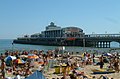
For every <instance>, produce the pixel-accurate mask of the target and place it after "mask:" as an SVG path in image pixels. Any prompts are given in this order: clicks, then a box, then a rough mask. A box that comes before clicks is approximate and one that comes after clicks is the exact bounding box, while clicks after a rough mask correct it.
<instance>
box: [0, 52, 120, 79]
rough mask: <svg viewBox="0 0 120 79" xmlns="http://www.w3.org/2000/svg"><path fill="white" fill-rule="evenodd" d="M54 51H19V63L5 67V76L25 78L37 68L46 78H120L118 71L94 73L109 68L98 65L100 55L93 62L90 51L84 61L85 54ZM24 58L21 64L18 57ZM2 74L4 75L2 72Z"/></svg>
mask: <svg viewBox="0 0 120 79" xmlns="http://www.w3.org/2000/svg"><path fill="white" fill-rule="evenodd" d="M29 53H30V55H29ZM38 53H39V54H38ZM53 53H54V54H55V51H54V52H53V51H47V54H46V55H45V54H43V52H42V51H36V50H34V51H31V52H28V51H23V52H22V53H21V54H20V52H18V51H17V54H19V57H18V58H15V60H17V64H16V63H14V62H16V61H14V62H13V63H14V64H13V63H12V65H11V66H10V65H9V66H6V67H5V69H6V73H5V77H6V78H8V77H10V78H12V79H14V78H15V77H16V76H17V75H20V76H21V78H20V79H24V78H25V77H26V78H27V77H28V78H29V76H30V75H31V74H33V73H34V72H35V71H36V70H38V71H40V72H42V73H43V75H44V76H45V78H46V79H83V77H86V78H87V79H103V78H100V76H104V77H108V78H109V79H112V78H113V79H120V75H119V74H120V73H118V72H114V73H109V74H108V73H106V74H93V71H92V70H95V69H98V70H106V69H108V66H109V63H104V66H103V69H100V65H96V63H98V62H99V57H100V55H99V56H98V55H96V56H95V60H96V63H95V64H93V61H92V54H89V53H87V54H88V55H87V54H86V56H84V57H87V60H84V61H83V59H84V57H83V54H75V55H74V54H71V53H65V54H63V55H62V54H55V55H53ZM8 54H10V55H11V56H15V55H14V54H16V52H14V53H12V54H11V53H10V52H9V53H8ZM33 54H34V55H33ZM44 55H45V56H46V58H44ZM2 56H3V57H4V58H5V59H6V57H7V56H5V55H2ZM2 56H1V57H2ZM24 58H25V59H27V60H26V61H25V62H24V63H22V62H21V63H20V64H22V65H19V63H18V59H22V60H23V59H24ZM31 59H32V60H31ZM85 59H86V58H85ZM29 60H30V61H29ZM6 61H7V60H6ZM11 61H13V60H11ZM43 62H44V63H43ZM1 63H2V62H1ZM6 64H7V63H6ZM14 67H15V70H14ZM113 70H114V69H113ZM1 71H2V69H1ZM114 71H115V70H114ZM28 72H29V73H28ZM103 72H105V71H103ZM0 74H1V75H2V73H0ZM70 75H75V76H74V77H73V78H71V76H70ZM1 79H2V77H1Z"/></svg>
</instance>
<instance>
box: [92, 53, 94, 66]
mask: <svg viewBox="0 0 120 79" xmlns="http://www.w3.org/2000/svg"><path fill="white" fill-rule="evenodd" d="M92 58H93V64H94V63H95V53H93V56H92Z"/></svg>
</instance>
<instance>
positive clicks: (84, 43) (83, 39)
mask: <svg viewBox="0 0 120 79" xmlns="http://www.w3.org/2000/svg"><path fill="white" fill-rule="evenodd" d="M83 49H84V52H85V38H83Z"/></svg>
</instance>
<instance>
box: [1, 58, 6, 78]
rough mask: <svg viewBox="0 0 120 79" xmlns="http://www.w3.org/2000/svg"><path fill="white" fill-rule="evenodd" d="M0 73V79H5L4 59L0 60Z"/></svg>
mask: <svg viewBox="0 0 120 79" xmlns="http://www.w3.org/2000/svg"><path fill="white" fill-rule="evenodd" d="M1 61H2V62H1V73H2V79H5V67H6V64H5V61H4V59H2V60H1Z"/></svg>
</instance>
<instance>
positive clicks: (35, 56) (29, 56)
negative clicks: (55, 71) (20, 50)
mask: <svg viewBox="0 0 120 79" xmlns="http://www.w3.org/2000/svg"><path fill="white" fill-rule="evenodd" d="M28 58H29V59H37V58H39V57H38V56H37V55H35V54H28Z"/></svg>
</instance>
